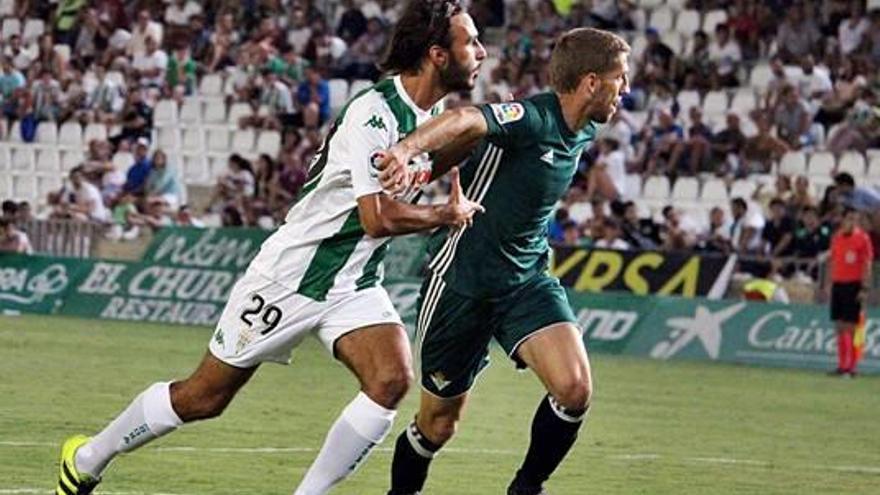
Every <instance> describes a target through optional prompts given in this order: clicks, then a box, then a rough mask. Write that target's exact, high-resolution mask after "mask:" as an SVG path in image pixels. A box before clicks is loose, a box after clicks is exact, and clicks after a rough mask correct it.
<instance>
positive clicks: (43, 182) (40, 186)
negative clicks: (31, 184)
mask: <svg viewBox="0 0 880 495" xmlns="http://www.w3.org/2000/svg"><path fill="white" fill-rule="evenodd" d="M62 184H63V180H62V178H61V176H60V175H58V174H55V175H44V176H39V177H37V191H36V192H37V194H36V196H35V198H34V199H35V200H36V201H37V202H41V201H43V200H45V199H46V196H48V195H49V193H53V192H57V191H60V190H61V186H62Z"/></svg>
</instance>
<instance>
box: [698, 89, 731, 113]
mask: <svg viewBox="0 0 880 495" xmlns="http://www.w3.org/2000/svg"><path fill="white" fill-rule="evenodd" d="M727 108H728V106H727V93H725V92H724V91H709V93H707V94H706V99H705V100H704V101H703V112H704V113H705V114H706V115H713V116H716V115H724V114H725V113H727Z"/></svg>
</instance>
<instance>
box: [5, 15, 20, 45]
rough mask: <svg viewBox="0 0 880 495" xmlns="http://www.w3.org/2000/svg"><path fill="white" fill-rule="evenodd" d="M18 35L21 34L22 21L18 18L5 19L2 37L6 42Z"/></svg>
mask: <svg viewBox="0 0 880 495" xmlns="http://www.w3.org/2000/svg"><path fill="white" fill-rule="evenodd" d="M16 34H18V35H20V34H21V21H20V20H19V19H18V18H16V17H7V18H6V19H3V29H2V31H0V37H2V38H3V40H4V41H6V40H8V39H9V38H11V37H12V36H13V35H16Z"/></svg>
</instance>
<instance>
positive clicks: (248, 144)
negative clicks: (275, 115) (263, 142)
mask: <svg viewBox="0 0 880 495" xmlns="http://www.w3.org/2000/svg"><path fill="white" fill-rule="evenodd" d="M256 141H257V133H256V132H255V131H254V130H253V129H237V130H235V131H233V132H232V152H233V153H248V152H250V151H252V150H253V149H254V143H255V142H256Z"/></svg>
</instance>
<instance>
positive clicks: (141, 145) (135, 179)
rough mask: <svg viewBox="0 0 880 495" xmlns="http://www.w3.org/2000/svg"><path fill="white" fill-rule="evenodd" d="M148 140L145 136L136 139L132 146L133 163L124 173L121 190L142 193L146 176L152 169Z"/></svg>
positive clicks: (138, 194)
mask: <svg viewBox="0 0 880 495" xmlns="http://www.w3.org/2000/svg"><path fill="white" fill-rule="evenodd" d="M149 150H150V142H149V141H147V139H146V138H140V139H138V140H137V143H135V146H134V163H133V164H132V165H131V167H129V169H128V172H127V173H126V179H125V185H124V186H123V187H122V189H123V191H125V192H127V193H132V194H135V195H137V196H141V195H143V194H144V192H145V191H144V189H145V187H146V184H147V177H149V176H150V171H151V170H152V169H153V163H152V162H151V161H150V157H149V154H148V152H149Z"/></svg>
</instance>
